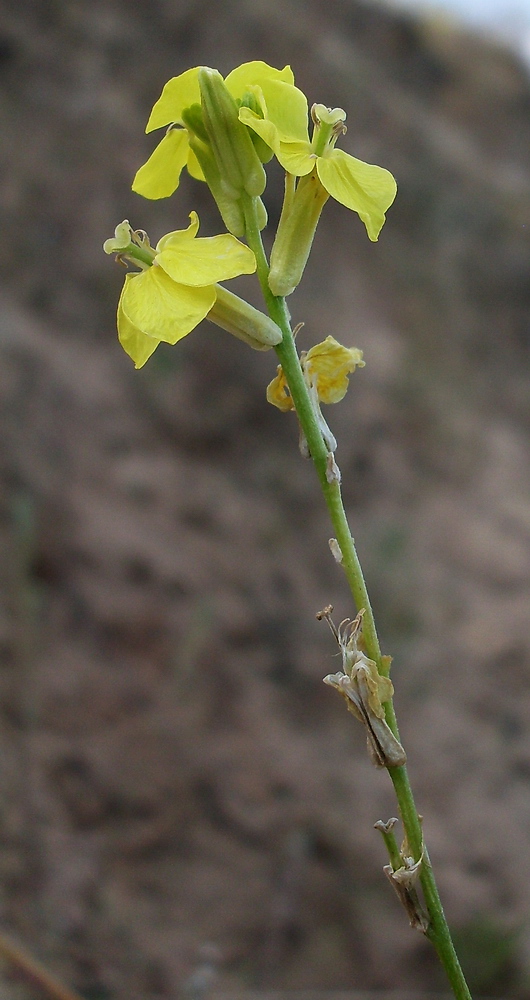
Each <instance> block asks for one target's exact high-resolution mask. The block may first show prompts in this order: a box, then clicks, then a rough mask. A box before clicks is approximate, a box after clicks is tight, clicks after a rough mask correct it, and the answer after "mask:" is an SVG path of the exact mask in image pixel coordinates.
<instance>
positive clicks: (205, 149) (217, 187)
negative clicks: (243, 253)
mask: <svg viewBox="0 0 530 1000" xmlns="http://www.w3.org/2000/svg"><path fill="white" fill-rule="evenodd" d="M189 143H190V149H192V150H193V152H194V153H195V156H196V157H197V160H198V161H199V165H200V167H201V170H202V172H203V174H204V179H205V181H206V183H207V185H208V187H209V188H210V191H211V192H212V195H213V197H214V199H215V202H216V204H217V207H218V209H219V211H220V213H221V218H222V220H223V222H224V224H225V226H226V228H227V229H228V232H229V233H232V235H233V236H237V237H238V239H240V238H241V237H242V236H244V235H245V217H244V215H243V209H242V207H241V203H240V201H239V199H238V198H237V197H235V198H234V197H232V196H231V195H228V194H227V193H226V188H225V185H223V183H222V180H221V175H220V172H219V167H218V166H217V161H216V159H215V157H214V155H213V151H212V148H211V146H210V144H209V143H208V144H206V143H204V142H202V141H201V140H200V139H199V138H198V137H197V136H196V135H195V134H194V133H193V132H190V136H189Z"/></svg>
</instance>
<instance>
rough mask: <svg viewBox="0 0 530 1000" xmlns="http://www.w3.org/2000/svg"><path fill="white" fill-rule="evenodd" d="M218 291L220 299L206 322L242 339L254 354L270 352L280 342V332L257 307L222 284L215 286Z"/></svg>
mask: <svg viewBox="0 0 530 1000" xmlns="http://www.w3.org/2000/svg"><path fill="white" fill-rule="evenodd" d="M215 290H216V292H217V298H216V300H215V303H214V305H213V306H212V308H211V309H210V312H209V313H208V316H207V319H209V320H210V321H211V322H212V323H215V324H216V325H217V326H220V327H221V328H222V329H223V330H227V331H228V333H232V334H233V335H234V337H237V339H238V340H243V341H244V342H245V344H248V345H249V347H253V348H254V350H255V351H268V350H269V348H270V347H274V345H275V344H279V343H280V341H281V339H282V333H281V330H280V328H279V327H278V326H276V323H274V322H273V321H272V319H270V318H269V317H268V316H266V315H265V313H262V312H260V311H259V309H254V306H251V305H250V304H249V303H248V302H245V301H244V299H240V298H239V296H238V295H234V293H233V292H229V291H228V290H227V289H226V288H223V286H222V285H216V289H215Z"/></svg>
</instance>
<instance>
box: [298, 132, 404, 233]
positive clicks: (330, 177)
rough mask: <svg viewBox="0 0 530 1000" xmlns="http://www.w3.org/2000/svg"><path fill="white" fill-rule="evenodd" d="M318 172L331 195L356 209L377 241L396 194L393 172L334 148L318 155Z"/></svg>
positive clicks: (342, 203)
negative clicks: (326, 153) (323, 154)
mask: <svg viewBox="0 0 530 1000" xmlns="http://www.w3.org/2000/svg"><path fill="white" fill-rule="evenodd" d="M317 173H318V176H319V177H320V180H321V182H322V184H323V185H324V187H325V189H326V191H329V193H330V195H331V197H332V198H335V199H336V201H338V202H340V204H341V205H345V206H346V208H351V209H352V211H353V212H357V214H358V215H359V216H360V218H361V219H362V221H363V222H364V224H365V226H366V231H367V233H368V236H369V238H370V239H371V240H372V241H375V240H377V237H378V236H379V233H380V232H381V229H382V228H383V225H384V222H385V212H386V210H387V208H389V207H390V205H391V204H392V202H393V201H394V198H395V197H396V191H397V186H396V182H395V180H394V178H393V176H392V174H391V173H390V171H389V170H385V169H384V168H383V167H377V166H375V165H374V164H372V163H364V162H363V161H362V160H357V159H356V158H355V157H354V156H350V155H349V153H345V152H344V150H342V149H334V150H332V151H331V152H330V153H329V154H328V155H327V156H319V158H318V161H317Z"/></svg>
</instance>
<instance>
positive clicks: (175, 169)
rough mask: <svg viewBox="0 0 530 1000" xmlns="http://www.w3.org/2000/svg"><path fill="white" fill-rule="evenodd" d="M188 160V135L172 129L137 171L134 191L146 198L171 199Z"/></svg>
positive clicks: (183, 131) (182, 131)
mask: <svg viewBox="0 0 530 1000" xmlns="http://www.w3.org/2000/svg"><path fill="white" fill-rule="evenodd" d="M187 159H188V133H187V132H186V131H185V130H184V129H176V128H172V129H171V130H170V131H169V132H168V133H167V135H165V136H164V138H163V139H162V142H159V143H158V146H157V147H156V149H154V150H153V152H152V153H151V156H150V157H149V159H148V160H147V163H144V165H143V166H142V167H140V169H139V170H138V171H137V173H136V176H135V178H134V180H133V183H132V189H133V191H136V194H141V195H143V197H144V198H151V199H153V200H156V199H158V198H169V196H170V195H171V194H173V192H174V191H176V190H177V188H178V186H179V180H180V174H181V171H182V168H183V167H184V166H185V164H186V161H187Z"/></svg>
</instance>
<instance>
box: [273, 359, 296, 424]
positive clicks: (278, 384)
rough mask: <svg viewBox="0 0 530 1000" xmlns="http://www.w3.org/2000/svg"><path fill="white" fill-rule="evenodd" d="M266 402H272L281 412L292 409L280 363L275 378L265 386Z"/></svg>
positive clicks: (292, 404) (292, 405)
mask: <svg viewBox="0 0 530 1000" xmlns="http://www.w3.org/2000/svg"><path fill="white" fill-rule="evenodd" d="M267 402H269V403H272V405H273V406H277V407H278V409H279V410H281V411H282V413H288V412H289V410H294V403H293V401H292V399H291V394H290V392H289V389H288V388H287V380H286V378H285V375H284V374H283V368H282V366H281V365H278V374H277V376H276V378H273V380H272V382H270V383H269V385H268V386H267Z"/></svg>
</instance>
